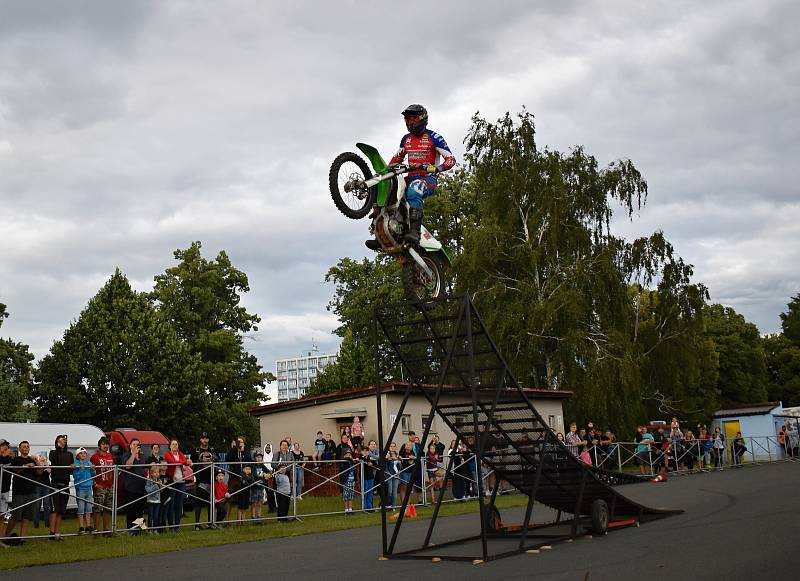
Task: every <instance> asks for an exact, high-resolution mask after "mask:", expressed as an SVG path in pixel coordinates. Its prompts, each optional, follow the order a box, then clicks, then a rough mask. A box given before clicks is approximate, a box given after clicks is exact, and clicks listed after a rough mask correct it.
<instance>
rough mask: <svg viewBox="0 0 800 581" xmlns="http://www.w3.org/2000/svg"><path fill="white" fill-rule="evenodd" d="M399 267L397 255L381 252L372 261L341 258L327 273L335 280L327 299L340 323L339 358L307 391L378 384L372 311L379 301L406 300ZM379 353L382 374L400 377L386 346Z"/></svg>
mask: <svg viewBox="0 0 800 581" xmlns="http://www.w3.org/2000/svg"><path fill="white" fill-rule="evenodd" d="M399 277H400V270H399V268H398V266H397V263H396V261H395V260H393V259H391V258H389V257H387V256H385V255H382V254H381V255H378V256H377V257H376V258H375V259H374V260H368V259H366V258H365V259H363V260H362V261H361V262H357V261H355V260H353V259H351V258H342V259H341V260H340V261H339V262H338V263H337V264H336V265H335V266H333V267H331V268H330V269H329V270H328V272H327V274H326V275H325V282H328V283H333V284H334V296H333V298H332V299H331V301H330V302H329V303H328V306H327V309H328V311H331V312H333V313H334V314H335V315H336V316H337V317H338V319H339V321H340V323H341V325H340V326H339V327H338V328H337V329H335V330H334V333H336V334H337V335H339V336H340V337H342V339H343V340H342V345H341V347H340V349H339V357H338V358H337V360H336V362H335V363H332V364H330V365H329V366H328V367H326V368H325V370H324V371H323V372H322V373H321V374H320V375H319V376H317V378H316V379H315V380H314V382H312V385H311V387H310V388H309V390H308V392H307V395H309V396H311V395H319V394H322V393H333V392H336V391H347V390H350V389H357V388H359V387H364V386H366V385H370V384H372V383H374V374H375V372H374V365H375V358H374V354H373V338H372V313H373V310H374V308H375V306H377V305H386V304H390V303H394V302H399V301H402V300H403V289H402V287H401V286H400V278H399ZM381 352H382V353H383V354H384V355H385V357H383V358H382V364H383V366H384V369H382V370H381V374H382V376H383V377H384V378H387V379H388V378H390V377H399V376H400V371H399V367H398V364H397V361H396V360H395V359H394V357H392V353H391V349H390V347H388V345H382V347H381Z"/></svg>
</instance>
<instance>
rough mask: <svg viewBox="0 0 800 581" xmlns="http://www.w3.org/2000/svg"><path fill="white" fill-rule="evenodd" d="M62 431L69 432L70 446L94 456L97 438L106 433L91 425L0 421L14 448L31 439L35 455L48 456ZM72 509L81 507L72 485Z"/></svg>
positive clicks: (1, 434)
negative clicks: (82, 449)
mask: <svg viewBox="0 0 800 581" xmlns="http://www.w3.org/2000/svg"><path fill="white" fill-rule="evenodd" d="M62 434H66V435H67V448H68V449H69V451H70V452H72V453H73V454H75V451H76V450H77V449H78V448H81V447H83V448H86V449H87V450H88V451H89V456H90V457H91V455H92V454H94V453H95V452H96V451H97V441H98V440H99V439H100V438H102V437H103V436H105V434H104V433H103V430H101V429H100V428H98V427H97V426H92V425H90V424H43V423H25V422H20V423H15V422H0V439H4V440H8V443H9V445H10V446H11V448H12V449H13V450H14V451H15V452H16V451H17V448H18V447H19V443H20V442H22V441H23V440H27V441H28V442H30V444H31V452H30V454H31V456H41V455H44V457H45V458H47V457H48V456H49V454H50V450H53V449H54V448H55V442H56V438H57V437H58V436H60V435H62ZM12 493H13V481H12ZM70 494H71V495H72V496H70V497H69V501H68V502H67V508H68V509H74V508H76V507H77V504H76V503H75V498H74V495H75V490H74V489H73V488H72V484H70Z"/></svg>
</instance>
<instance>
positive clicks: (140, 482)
mask: <svg viewBox="0 0 800 581" xmlns="http://www.w3.org/2000/svg"><path fill="white" fill-rule="evenodd" d="M147 468H148V464H147V460H146V459H145V456H144V452H143V451H142V443H141V441H140V440H139V438H134V439H133V440H131V447H130V452H129V453H127V454H125V456H124V457H123V458H122V487H123V489H124V490H125V499H124V503H125V522H126V528H128V529H138V527H137V523H136V522H135V521H137V520H138V521H139V522H144V519H143V515H144V511H145V508H146V507H147V495H146V493H145V488H144V487H145V484H146V483H147ZM133 534H138V530H134V531H133Z"/></svg>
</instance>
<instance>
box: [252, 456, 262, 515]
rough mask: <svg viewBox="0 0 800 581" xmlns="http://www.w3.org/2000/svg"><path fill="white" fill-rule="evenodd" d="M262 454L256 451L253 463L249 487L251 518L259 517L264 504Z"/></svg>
mask: <svg viewBox="0 0 800 581" xmlns="http://www.w3.org/2000/svg"><path fill="white" fill-rule="evenodd" d="M264 474H265V470H264V454H262V453H261V452H256V463H255V464H254V465H253V480H254V482H253V486H252V488H250V515H251V517H252V518H253V519H260V518H261V508H262V507H263V506H264V491H265V490H266V486H265V484H264V482H265V481H264Z"/></svg>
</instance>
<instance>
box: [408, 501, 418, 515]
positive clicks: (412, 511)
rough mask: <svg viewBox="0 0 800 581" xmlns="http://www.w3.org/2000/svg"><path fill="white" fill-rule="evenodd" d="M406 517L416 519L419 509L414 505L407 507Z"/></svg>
mask: <svg viewBox="0 0 800 581" xmlns="http://www.w3.org/2000/svg"><path fill="white" fill-rule="evenodd" d="M406 516H407V517H409V518H414V517H415V516H417V507H416V506H414V505H413V504H409V505H408V506H407V507H406Z"/></svg>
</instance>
